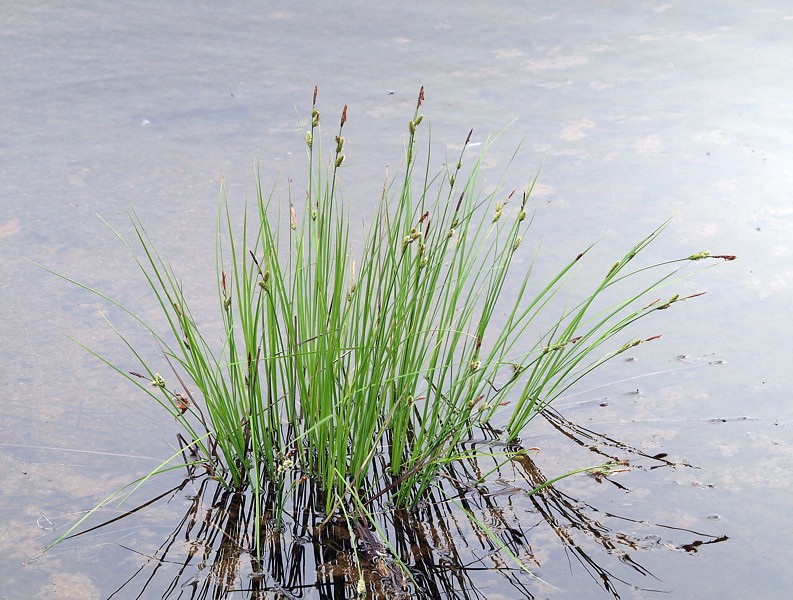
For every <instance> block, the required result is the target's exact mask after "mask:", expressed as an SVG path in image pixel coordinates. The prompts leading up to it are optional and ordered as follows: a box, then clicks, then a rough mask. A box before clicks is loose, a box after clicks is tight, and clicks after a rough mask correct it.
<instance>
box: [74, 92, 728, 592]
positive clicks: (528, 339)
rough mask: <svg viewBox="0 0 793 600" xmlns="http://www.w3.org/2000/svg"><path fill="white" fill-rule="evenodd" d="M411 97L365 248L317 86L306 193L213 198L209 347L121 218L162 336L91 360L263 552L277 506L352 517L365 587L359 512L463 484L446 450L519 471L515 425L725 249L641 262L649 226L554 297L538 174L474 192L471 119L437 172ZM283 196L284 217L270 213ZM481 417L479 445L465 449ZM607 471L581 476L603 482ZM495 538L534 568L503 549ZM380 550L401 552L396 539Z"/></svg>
mask: <svg viewBox="0 0 793 600" xmlns="http://www.w3.org/2000/svg"><path fill="white" fill-rule="evenodd" d="M423 100H424V91H423V88H422V90H421V92H420V94H419V97H418V102H417V103H416V110H415V113H414V115H413V117H412V119H411V120H410V121H409V123H408V132H407V134H408V137H407V141H406V144H405V158H404V169H403V171H402V172H401V173H400V174H399V175H397V176H396V177H394V178H393V179H389V180H388V181H387V182H386V184H385V185H384V187H383V190H382V195H381V198H380V204H379V208H378V211H377V213H376V214H374V215H372V216H371V219H370V221H369V224H368V230H367V233H366V235H365V239H364V240H363V242H362V243H361V241H360V240H359V239H358V236H357V235H356V234H354V233H353V234H351V231H350V217H349V214H348V211H347V209H346V207H345V204H344V202H343V200H342V198H341V194H340V183H339V174H340V170H341V169H343V168H344V165H345V138H344V135H343V134H344V125H345V122H346V120H347V110H346V107H345V108H344V110H343V111H342V115H341V119H340V122H339V125H338V130H337V131H336V132H334V133H335V136H334V139H333V141H332V142H331V144H330V149H331V152H330V156H329V157H328V158H327V159H323V156H322V147H323V146H322V138H321V127H320V120H321V119H320V113H319V110H318V108H317V102H316V101H317V95H316V89H315V91H314V98H313V102H312V112H311V120H310V125H309V126H308V127H307V129H306V131H305V142H306V149H307V155H308V163H309V175H308V181H307V183H306V199H305V201H304V202H301V203H298V205H293V204H291V201H290V204H289V206H288V215H287V214H285V209H286V208H287V206H286V204H285V203H284V202H283V201H282V200H281V199H280V198H275V197H273V196H272V195H267V194H265V193H264V191H263V189H262V186H261V183H260V181H259V182H258V185H257V197H256V202H255V205H254V206H253V207H252V208H253V210H251V211H250V214H249V211H248V210H247V209H246V211H245V215H244V217H243V218H242V222H241V225H238V224H237V223H236V222H235V221H234V219H233V217H232V215H231V210H230V208H229V204H228V202H227V201H226V200H225V197H224V199H223V201H222V203H221V216H220V218H219V221H218V222H219V227H218V241H217V280H218V281H217V290H218V304H219V310H220V317H221V319H222V324H223V332H224V334H223V339H222V340H220V343H218V342H217V341H216V340H213V339H208V338H207V337H205V335H206V333H205V331H202V330H201V328H200V327H199V326H198V323H197V319H195V318H194V316H193V313H192V312H191V309H190V305H189V302H188V299H187V298H186V297H185V294H184V293H183V288H182V285H181V283H180V280H179V279H178V277H177V275H176V274H175V273H174V272H173V271H172V269H171V268H170V266H169V265H168V264H167V262H166V261H165V260H164V259H163V258H162V257H161V256H160V255H159V254H158V252H157V250H156V248H155V246H154V244H153V243H152V241H151V239H150V238H149V236H148V234H147V233H146V231H145V229H144V226H143V224H142V223H141V221H140V219H139V218H138V217H137V215H135V214H134V213H133V217H132V218H133V224H134V226H135V230H136V232H137V237H138V240H139V242H140V244H141V245H142V249H143V253H142V254H141V255H140V256H136V254H135V253H134V251H133V250H132V248H130V251H131V252H132V253H133V256H135V257H136V258H135V260H136V261H137V262H138V265H139V266H140V268H141V270H142V272H143V273H144V275H145V277H146V279H147V281H148V284H149V285H150V286H151V289H152V290H153V292H154V294H155V295H156V298H157V300H158V301H159V304H160V306H161V308H162V311H163V313H164V315H165V317H166V318H167V320H168V323H169V325H170V330H171V331H170V332H169V333H168V334H163V333H160V332H157V331H154V329H153V328H151V327H149V326H148V325H147V324H146V323H143V325H144V326H145V327H146V328H147V329H149V331H151V333H152V334H153V335H154V336H155V338H156V340H157V342H158V343H159V344H160V345H161V347H162V348H163V351H164V356H165V359H164V365H163V364H160V365H154V364H151V363H150V362H147V361H145V360H144V359H143V358H142V353H140V352H138V351H137V350H136V349H135V348H133V346H132V344H131V343H129V342H127V340H126V338H124V336H123V334H121V333H120V332H119V335H121V336H122V339H124V341H125V342H126V343H127V345H128V346H129V348H130V350H131V351H132V353H133V354H134V355H135V356H136V357H137V359H138V362H139V364H138V365H136V366H135V367H134V369H133V370H130V369H129V367H128V366H126V365H123V366H122V365H117V364H111V363H110V362H109V361H107V360H106V361H105V362H108V364H110V366H111V367H113V368H114V369H116V370H117V371H118V372H119V373H121V374H122V375H124V376H126V377H127V378H128V379H130V380H131V381H132V382H134V383H135V384H136V385H137V386H139V387H140V389H142V390H143V391H144V392H146V393H147V394H149V395H150V396H151V397H152V398H153V399H154V400H155V401H156V402H158V403H159V404H160V405H161V406H162V407H163V408H164V409H165V410H166V411H167V412H169V413H170V414H171V415H172V416H173V417H174V418H175V419H176V420H177V421H178V423H179V425H180V426H181V428H182V431H181V432H180V434H179V436H178V438H179V440H180V446H179V448H175V450H174V455H173V457H172V459H178V458H180V457H182V458H183V463H184V464H185V465H187V467H188V468H189V469H190V472H191V474H192V475H193V476H198V475H204V474H206V475H207V476H208V478H209V479H212V480H216V481H217V482H218V485H219V486H220V488H221V489H223V490H224V492H223V493H225V494H246V497H247V498H250V503H249V504H247V505H244V506H245V512H249V513H250V515H251V520H252V526H251V527H250V531H248V530H247V527H248V526H247V525H246V526H244V528H245V529H246V535H245V536H244V537H245V538H246V540H247V542H246V543H248V544H249V548H248V550H249V551H250V552H251V553H252V555H254V556H255V557H257V558H256V560H258V561H259V564H260V565H261V564H263V563H262V562H261V561H262V554H263V553H266V552H267V549H268V546H270V545H271V541H272V537H271V536H270V534H269V533H268V531H270V530H271V529H272V528H273V527H274V528H275V529H278V528H280V527H282V526H283V521H284V520H285V519H288V520H290V522H292V523H293V524H294V523H296V522H297V521H298V520H299V519H298V516H297V515H299V514H300V513H301V511H307V510H309V508H308V505H309V504H310V510H311V513H312V515H319V516H318V519H319V522H322V521H330V522H333V523H341V524H342V526H343V528H344V529H346V531H347V532H348V534H349V538H350V540H352V541H351V542H350V543H349V545H350V546H351V548H352V554H353V557H354V560H353V563H354V569H353V572H357V573H358V576H357V577H351V578H350V581H349V582H348V583H349V584H350V585H352V586H353V587H354V588H355V587H356V586H359V587H358V589H359V591H363V590H365V589H366V585H367V583H366V582H367V581H369V579H368V578H366V577H365V576H364V570H365V569H366V568H369V569H375V568H376V567H372V566H371V565H370V566H369V567H365V562H366V561H364V560H363V559H362V558H361V556H359V551H360V552H361V553H363V550H361V548H362V547H365V546H372V545H379V546H383V543H384V542H382V541H377V540H378V539H380V538H382V539H386V538H387V536H385V535H378V530H377V527H376V523H377V519H375V518H373V514H375V513H381V512H382V511H389V510H390V511H397V512H398V514H399V515H402V516H400V519H401V520H405V519H407V520H409V519H410V518H412V517H410V516H409V515H410V514H411V512H410V511H415V510H423V509H426V506H427V502H430V503H433V502H439V501H444V502H445V501H449V502H454V497H453V496H450V495H448V491H447V490H448V486H445V485H444V484H443V483H442V481H445V480H453V481H456V479H449V478H452V477H453V476H452V475H450V473H453V472H454V469H455V465H461V464H467V462H469V461H471V460H476V459H478V458H483V457H487V458H488V460H490V461H492V468H491V469H490V471H489V472H487V473H484V474H482V473H478V474H477V475H476V477H474V478H473V479H472V481H471V483H472V484H473V485H476V484H477V483H478V482H479V481H481V480H483V479H484V478H485V477H487V476H488V475H489V474H490V473H491V472H493V471H497V470H498V469H500V468H501V467H502V466H504V465H508V464H510V463H513V462H514V461H517V462H516V463H515V464H518V465H521V464H524V463H523V462H521V461H522V460H524V459H526V458H527V452H529V450H530V449H526V448H523V447H522V446H521V445H520V436H521V433H522V432H523V431H524V430H525V428H526V427H527V425H528V424H529V422H530V421H532V419H534V418H535V417H536V416H538V415H540V414H542V413H543V411H544V410H545V409H546V408H548V407H549V405H550V404H551V403H552V402H553V400H554V399H555V398H557V397H559V396H560V395H561V394H563V393H564V392H565V390H568V389H569V388H570V386H572V385H573V384H575V383H576V382H577V381H578V380H580V379H581V378H582V377H584V376H585V375H586V374H587V373H589V372H591V371H592V370H593V369H596V368H597V367H598V366H600V365H602V364H603V363H604V362H606V361H608V360H609V359H611V358H613V357H614V356H617V355H619V354H620V353H622V352H625V351H626V350H627V349H629V348H632V347H634V346H636V345H639V344H641V343H644V342H647V341H651V340H653V339H655V338H657V337H659V336H650V337H635V336H634V337H625V338H622V339H614V338H615V336H618V335H620V334H625V335H627V333H626V332H625V331H624V330H625V329H626V327H628V326H630V325H631V324H633V323H634V322H635V321H637V320H639V319H642V318H644V317H646V316H649V315H651V314H653V313H655V312H656V311H662V310H665V309H668V308H670V307H671V306H672V305H673V304H678V303H680V302H683V301H685V300H688V299H689V298H692V297H693V296H695V295H698V294H694V295H689V296H680V295H677V294H673V295H670V294H667V295H665V296H663V297H661V298H658V299H656V298H654V297H653V296H652V294H653V292H656V291H657V290H658V289H659V288H661V287H664V286H667V285H668V284H670V283H672V282H673V281H674V280H675V278H676V276H677V275H678V274H679V270H680V269H681V268H682V267H683V266H685V265H687V264H689V263H691V262H692V261H699V260H702V259H706V258H722V259H728V260H730V259H732V258H733V257H731V256H726V255H722V256H711V255H709V254H708V253H707V252H701V253H698V254H691V255H687V256H685V257H681V258H679V259H676V260H669V261H666V262H663V263H660V264H655V265H646V264H644V265H638V266H637V263H638V262H639V261H638V260H637V258H638V257H639V256H640V255H641V253H642V251H643V250H644V249H645V248H646V247H647V246H648V245H649V244H651V243H652V242H653V241H654V240H655V239H656V237H657V236H658V235H659V234H660V232H661V230H662V227H661V228H659V229H657V230H656V231H653V232H652V233H650V234H649V235H648V236H646V237H645V238H643V239H641V240H639V241H638V242H637V243H635V244H634V245H633V246H632V247H630V248H628V250H627V252H626V253H625V254H624V255H623V256H622V257H620V258H619V259H618V260H616V261H615V262H614V263H613V265H612V266H611V268H609V269H607V270H606V272H604V273H603V275H602V277H601V278H600V279H599V281H598V282H597V283H596V285H595V286H594V288H593V289H591V290H590V291H589V292H588V293H587V294H585V295H584V297H583V299H576V300H569V298H568V294H569V284H570V282H571V280H572V278H573V276H574V275H575V273H576V271H577V270H578V269H579V268H580V267H581V264H582V262H583V261H582V260H581V259H582V258H584V257H585V256H586V255H587V253H588V252H590V250H591V249H592V246H589V247H586V248H583V249H582V250H581V251H580V252H575V253H573V254H572V255H571V256H570V259H569V262H568V263H567V264H565V265H564V266H563V267H562V268H561V269H560V270H559V271H558V273H557V274H556V275H555V276H554V277H552V278H551V279H550V281H543V282H535V281H534V279H532V278H531V274H532V265H533V261H526V260H525V253H524V251H523V249H522V248H521V243H522V241H523V240H524V239H526V238H527V235H528V232H529V229H530V225H531V222H532V217H531V206H530V197H531V191H532V187H533V183H532V184H531V185H530V186H529V187H528V189H525V190H513V191H505V190H504V189H503V188H502V186H500V185H499V186H496V187H495V189H493V190H492V191H490V192H487V193H486V192H485V191H483V186H482V185H481V184H480V181H479V170H480V166H481V160H482V155H480V156H479V157H475V158H469V156H468V146H469V141H470V133H469V135H468V139H467V140H466V142H465V144H464V148H463V150H462V152H461V153H460V155H459V156H457V157H453V158H447V160H446V165H445V167H444V168H443V169H442V171H441V172H440V173H437V174H436V173H433V172H432V171H431V168H430V159H429V156H426V157H425V158H424V159H421V158H420V156H421V152H420V148H421V145H420V144H418V143H417V135H418V134H419V132H420V131H421V129H422V121H423V115H422V114H421V106H422V102H423ZM427 147H429V145H427ZM485 151H486V150H485ZM278 209H280V210H281V215H282V216H281V217H278V218H273V215H274V214H276V213H278ZM518 256H520V257H522V260H521V261H520V262H519V263H518V262H516V257H518ZM527 265H528V267H527ZM648 274H649V276H650V277H649V278H648ZM83 287H85V286H83ZM91 291H94V290H91ZM96 293H98V294H99V295H100V296H102V297H103V298H106V299H107V300H109V301H111V302H113V301H112V300H111V299H110V298H107V297H106V296H104V295H102V294H101V293H99V292H96ZM561 295H564V296H565V302H559V301H558V299H559V297H560V296H561ZM116 304H117V303H116ZM117 305H118V304H117ZM119 306H120V305H119ZM121 308H123V309H124V310H125V311H127V312H128V313H129V314H130V315H132V316H135V314H134V313H133V312H132V311H131V310H129V309H127V308H125V307H123V306H121ZM552 311H556V312H554V313H553V316H551V312H552ZM135 318H136V319H137V317H135ZM141 323H142V321H141ZM100 358H102V357H100ZM103 360H105V359H103ZM496 417H498V419H499V422H500V423H502V424H503V427H501V428H500V429H497V428H496V427H495V425H494V419H495V418H496ZM481 428H484V429H485V430H487V431H488V432H489V438H488V439H487V441H486V442H483V443H472V438H473V437H474V436H473V433H474V431H475V430H476V431H480V430H481ZM170 463H171V461H168V462H167V463H163V465H162V467H161V469H158V471H162V470H166V469H171V468H173V465H172V464H170ZM525 464H530V463H525ZM617 467H618V465H615V464H613V463H609V462H606V463H604V464H599V465H594V466H590V465H587V466H586V467H585V468H583V469H581V471H587V470H591V469H594V468H597V471H593V472H594V473H596V474H598V475H603V474H608V472H609V469H612V468H617ZM156 472H157V471H155V472H153V473H152V474H151V475H154V474H155V473H156ZM579 472H580V471H579ZM553 481H555V480H551V481H550V482H549V481H547V480H544V479H543V481H542V482H540V483H537V484H536V486H535V487H534V488H532V489H530V490H528V492H537V491H539V490H541V489H544V488H547V487H548V486H550V485H551V484H552V483H553ZM202 493H204V492H203V487H202ZM229 502H231V501H230V500H228V499H226V500H224V503H229ZM236 502H239V500H237V501H236ZM236 506H237V508H239V505H236ZM460 508H461V510H463V511H465V508H464V507H463V506H461V507H460ZM395 514H396V513H395ZM466 514H468V513H466ZM469 516H470V515H469ZM270 519H271V520H270ZM229 521H230V522H234V519H232V518H229ZM78 525H79V523H78V524H77V525H75V526H74V527H73V528H72V529H70V530H69V532H67V534H65V535H64V536H63V537H65V536H66V535H68V534H69V533H71V532H72V531H74V528H75V527H77V526H78ZM478 525H480V526H481V527H482V530H483V531H487V528H486V527H485V526H484V525H483V524H481V523H478ZM235 527H240V525H235ZM372 527H373V529H372ZM367 536H369V537H371V538H372V539H371V540H367V539H366V538H367ZM268 540H269V541H268ZM355 540H358V544H356V542H355ZM492 541H493V544H494V546H495V548H496V549H500V550H501V551H503V552H505V553H506V554H507V555H508V556H510V557H512V558H513V559H514V560H515V562H516V564H518V565H519V566H520V567H521V568H524V569H526V570H527V569H528V567H527V566H525V565H523V563H521V562H519V558H518V557H517V556H515V551H514V549H511V548H510V547H509V545H508V544H505V543H503V542H501V541H499V540H498V538H496V537H495V536H493V538H492ZM235 543H236V542H235ZM386 545H387V544H386ZM383 551H384V553H385V554H388V555H390V556H392V558H395V559H397V560H398V556H399V553H398V552H396V551H395V549H394V548H393V547H391V548H386V547H383ZM389 564H390V563H389ZM389 568H390V567H389ZM393 569H394V572H399V573H400V577H410V578H412V577H413V576H414V575H416V576H417V575H418V573H416V572H414V573H412V574H411V572H410V571H409V570H407V569H405V568H404V566H400V565H396V566H394V567H393ZM403 569H404V572H403ZM381 570H382V569H381ZM254 571H257V569H254ZM389 572H390V571H389V570H386V573H389ZM400 585H401V584H400Z"/></svg>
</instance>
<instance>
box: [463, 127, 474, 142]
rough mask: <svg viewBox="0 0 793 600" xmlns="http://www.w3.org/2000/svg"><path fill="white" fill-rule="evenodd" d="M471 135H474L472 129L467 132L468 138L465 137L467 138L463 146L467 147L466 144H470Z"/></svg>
mask: <svg viewBox="0 0 793 600" xmlns="http://www.w3.org/2000/svg"><path fill="white" fill-rule="evenodd" d="M473 134H474V130H473V129H472V130H471V131H469V132H468V137H467V138H465V144H463V146H467V145H468V142H470V141H471V136H472V135H473Z"/></svg>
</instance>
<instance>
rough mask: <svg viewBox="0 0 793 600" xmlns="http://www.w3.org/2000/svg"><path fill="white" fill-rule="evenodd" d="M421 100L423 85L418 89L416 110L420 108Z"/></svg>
mask: <svg viewBox="0 0 793 600" xmlns="http://www.w3.org/2000/svg"><path fill="white" fill-rule="evenodd" d="M422 102H424V86H423V85H422V86H421V89H420V90H419V100H418V102H417V103H416V110H418V109H419V108H421V103H422Z"/></svg>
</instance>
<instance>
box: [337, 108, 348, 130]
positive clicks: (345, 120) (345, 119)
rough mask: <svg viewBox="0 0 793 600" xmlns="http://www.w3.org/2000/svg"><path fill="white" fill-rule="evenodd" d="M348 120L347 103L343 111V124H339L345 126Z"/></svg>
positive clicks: (340, 126)
mask: <svg viewBox="0 0 793 600" xmlns="http://www.w3.org/2000/svg"><path fill="white" fill-rule="evenodd" d="M346 122H347V105H346V104H345V105H344V108H343V109H342V111H341V124H340V125H339V128H342V127H344V124H345V123H346Z"/></svg>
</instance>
